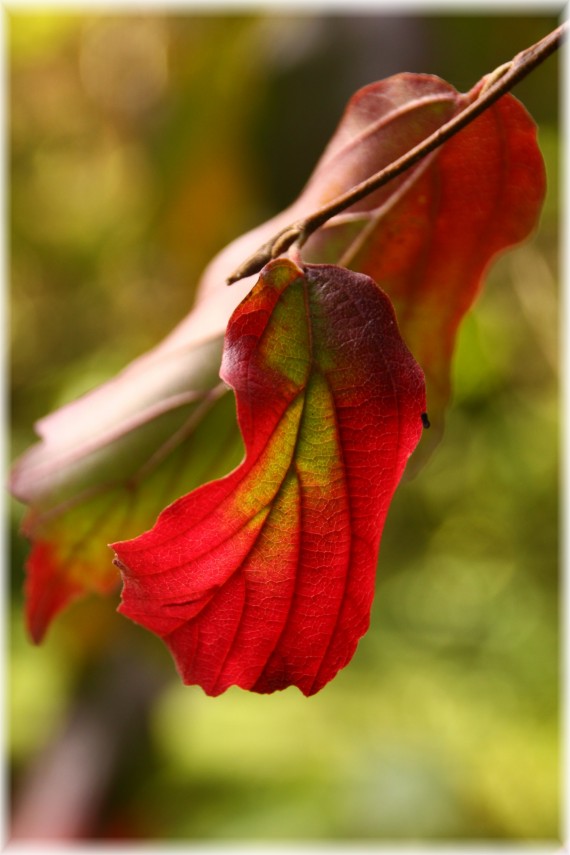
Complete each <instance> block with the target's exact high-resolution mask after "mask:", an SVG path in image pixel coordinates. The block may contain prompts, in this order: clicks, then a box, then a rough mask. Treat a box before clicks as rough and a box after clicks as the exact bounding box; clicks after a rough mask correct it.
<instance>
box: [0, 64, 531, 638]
mask: <svg viewBox="0 0 570 855" xmlns="http://www.w3.org/2000/svg"><path fill="white" fill-rule="evenodd" d="M477 89H478V87H476V88H475V89H474V90H473V91H472V92H470V93H468V94H467V95H461V94H460V93H458V92H457V91H456V90H455V89H454V88H453V87H452V86H450V85H449V84H448V83H446V82H445V81H442V80H439V79H438V78H436V77H432V76H429V75H414V74H401V75H395V76H394V77H390V78H388V79H387V80H383V81H380V82H378V83H374V84H371V85H370V86H367V87H365V88H364V89H362V90H360V92H357V93H356V94H355V95H354V96H353V98H352V99H351V101H350V102H349V105H348V107H347V109H346V111H345V114H344V116H343V119H342V121H341V123H340V125H339V127H338V129H337V131H336V133H335V134H334V136H333V138H332V140H331V142H330V144H329V146H328V147H327V149H326V151H325V153H324V154H323V156H322V158H321V160H320V161H319V163H318V164H317V167H316V169H315V172H314V174H313V176H312V177H311V179H310V181H309V183H308V184H307V187H306V188H305V190H304V191H303V193H302V194H301V195H300V197H299V198H298V199H297V200H296V202H295V203H294V204H293V205H292V206H291V207H290V208H289V209H287V210H286V211H284V212H282V213H281V214H279V216H278V217H275V218H274V219H273V220H270V221H269V222H267V223H264V224H263V225H262V226H260V227H259V228H257V229H255V230H254V231H252V232H250V233H248V234H247V235H244V236H242V237H241V238H239V239H238V240H236V241H234V242H233V243H232V244H230V246H228V247H227V248H226V249H225V250H223V251H222V252H221V253H220V254H219V255H218V256H217V257H216V258H215V259H214V260H213V261H212V263H211V264H210V265H209V267H208V269H207V270H206V271H205V273H204V276H203V277H202V281H201V284H200V287H199V290H198V300H197V304H196V306H195V308H194V309H193V311H192V312H190V314H189V315H188V316H187V318H185V319H184V320H183V321H182V323H181V324H179V326H178V327H177V328H176V329H175V330H174V331H173V332H172V333H171V335H170V336H168V337H167V339H166V340H165V341H164V342H162V343H161V344H160V345H159V346H158V347H156V348H155V349H154V350H152V351H151V352H150V353H148V354H146V355H145V356H144V357H141V358H139V359H138V360H135V362H134V363H132V364H131V365H130V366H129V367H128V368H127V369H125V371H123V372H122V373H121V374H120V375H119V376H118V377H116V378H115V379H113V380H112V381H110V382H108V383H106V384H104V385H103V386H101V387H99V389H97V390H95V391H94V392H92V393H91V394H89V395H87V396H85V397H83V398H82V399H80V400H79V401H77V402H75V403H73V404H71V405H68V406H67V407H64V408H62V409H61V410H59V411H57V412H56V413H54V414H53V415H51V416H49V417H48V418H47V419H43V420H42V422H40V424H39V425H38V432H39V433H40V436H41V438H42V439H41V442H40V443H38V445H36V446H34V447H33V448H32V449H30V450H29V451H28V452H27V453H26V455H24V457H23V458H22V459H21V460H20V461H19V462H18V463H17V465H16V467H15V469H14V471H13V475H12V484H11V486H12V490H13V492H14V494H15V495H16V496H17V497H18V498H20V499H21V500H22V501H25V502H27V503H29V504H30V505H31V510H30V512H29V514H28V516H27V518H26V522H25V532H26V534H27V535H28V536H29V537H30V538H31V539H32V540H33V541H34V542H35V545H34V548H33V551H32V557H31V559H30V562H29V565H28V573H29V576H30V582H29V585H28V599H27V614H28V624H29V626H30V629H31V631H32V634H33V636H34V638H36V639H39V638H40V637H41V636H42V634H43V632H44V631H45V628H46V626H47V623H48V621H49V619H51V617H52V616H53V614H55V613H56V612H57V611H58V610H59V609H60V608H62V607H63V606H64V605H65V604H66V602H68V601H69V599H70V598H72V597H76V596H79V595H80V594H81V593H82V592H86V591H97V592H101V593H103V592H106V591H108V590H110V589H111V588H112V587H113V586H114V585H115V582H116V581H118V577H117V574H116V571H115V570H114V568H113V567H111V566H109V564H108V557H107V550H106V547H105V544H106V543H107V542H109V541H112V540H116V539H117V538H119V537H122V538H125V537H131V536H134V535H135V534H136V533H137V532H139V531H141V530H144V529H145V528H148V527H149V526H150V525H152V523H153V521H154V520H155V519H156V516H157V514H158V513H159V512H160V510H161V508H163V507H164V506H165V505H166V504H167V503H169V502H171V501H173V500H174V499H175V498H177V497H178V496H180V495H182V494H183V493H185V492H187V491H188V490H189V489H192V488H193V487H194V486H196V485H197V484H199V483H201V482H203V481H204V480H208V479H211V478H213V477H218V476H219V475H221V474H223V472H224V471H227V470H228V468H230V467H231V466H232V465H235V463H236V462H237V460H239V451H240V441H239V435H238V431H237V427H235V426H233V425H232V423H231V421H230V419H229V415H228V414H229V411H230V408H229V407H228V403H229V402H228V401H227V400H225V399H224V398H221V399H220V400H218V396H219V388H216V384H218V383H219V378H218V367H219V360H220V357H221V348H222V336H223V332H224V329H225V327H226V324H227V321H228V319H229V317H230V315H231V313H232V311H233V310H234V309H235V307H236V306H237V305H238V303H239V302H240V300H242V299H243V297H244V296H245V295H246V294H247V293H248V291H249V289H250V288H251V286H252V284H253V279H252V277H249V278H248V279H247V280H244V281H243V282H240V283H237V284H236V285H234V286H233V287H232V288H227V287H226V286H225V279H226V277H227V276H229V275H230V274H231V273H232V271H233V269H234V268H235V267H236V266H237V265H238V264H239V263H241V262H242V261H244V259H245V258H247V257H248V256H249V255H250V254H251V253H252V252H253V251H254V250H255V249H256V248H257V247H258V246H259V245H260V244H262V243H263V242H264V241H265V240H267V239H268V238H270V237H271V236H272V235H273V234H274V233H275V232H276V231H277V230H278V229H279V228H281V227H283V226H285V225H287V224H288V223H290V222H292V221H294V220H296V219H298V218H301V217H303V216H306V215H307V214H308V213H311V212H312V211H313V210H314V209H315V208H317V207H318V206H319V205H321V204H322V203H323V202H324V201H326V200H328V199H331V198H332V197H334V196H335V195H337V194H339V193H341V192H343V191H344V190H346V189H348V188H350V187H351V186H353V185H354V183H355V182H357V181H359V180H361V179H362V178H365V177H366V176H368V175H370V174H372V173H373V172H376V171H378V170H379V169H381V168H382V167H383V166H385V165H386V164H387V163H389V162H390V161H391V160H393V159H394V158H395V157H398V156H399V155H401V154H402V153H404V152H405V151H407V150H408V149H409V148H410V147H411V146H412V145H414V144H415V143H417V142H418V141H419V140H421V139H422V138H423V137H425V136H426V135H428V134H429V133H431V132H432V131H433V130H434V129H435V128H437V127H439V126H440V125H441V124H443V123H444V122H445V121H446V120H447V119H449V118H450V117H451V116H452V115H454V114H455V113H456V112H457V111H458V110H459V109H461V108H462V107H464V106H465V105H466V104H467V103H468V102H469V101H470V100H472V99H473V97H475V93H476V91H477ZM543 195H544V170H543V166H542V159H541V156H540V152H539V150H538V147H537V145H536V128H535V126H534V123H533V122H532V120H531V119H530V117H529V116H528V115H527V113H526V111H525V110H524V108H523V107H522V106H521V105H520V104H519V103H518V102H517V101H516V100H515V99H514V98H512V97H511V96H505V97H503V98H501V99H500V101H499V102H497V103H496V104H495V105H493V106H492V107H491V108H490V109H489V110H488V111H487V112H486V113H485V114H484V115H483V116H481V117H479V118H478V119H477V120H476V121H475V122H474V123H473V124H472V125H470V126H469V127H467V128H466V129H464V130H463V131H462V132H461V133H460V134H458V135H457V136H456V137H454V138H453V139H452V140H451V141H449V142H448V143H446V144H445V145H444V146H443V147H442V148H441V149H439V150H438V151H437V152H435V153H434V154H432V155H430V156H429V157H428V158H426V159H425V160H424V161H422V162H421V163H420V164H419V165H418V166H416V167H414V169H412V170H410V171H409V172H408V173H406V174H405V175H403V176H401V177H400V178H399V179H396V180H395V181H393V182H391V183H390V184H388V185H387V186H386V187H384V188H383V189H382V190H380V191H378V192H377V193H375V194H374V195H373V196H372V197H369V198H368V199H365V200H363V201H362V202H361V203H359V204H358V205H357V206H354V207H353V208H352V209H351V210H350V211H348V212H346V213H344V214H342V215H339V216H338V217H335V218H334V219H333V220H331V221H330V222H329V223H328V224H327V225H326V226H325V227H324V228H322V229H320V230H319V231H318V232H317V233H316V234H315V235H313V236H312V237H311V239H310V240H309V241H308V243H307V244H306V245H305V246H304V247H303V249H302V253H303V259H304V260H306V261H312V262H333V263H337V264H338V263H340V264H343V265H345V266H348V267H350V268H351V269H353V270H356V271H361V272H365V273H367V274H368V275H370V276H372V278H373V279H375V280H376V281H377V282H380V284H381V285H382V287H383V289H384V290H385V291H386V293H387V294H388V295H389V296H390V298H391V300H392V301H393V304H394V307H395V310H396V315H397V318H398V323H399V326H400V331H401V334H402V336H403V338H404V340H405V341H406V344H407V345H408V347H409V348H410V350H411V351H412V352H413V353H414V356H415V357H416V359H417V360H418V362H419V363H420V365H421V366H422V368H423V370H424V372H425V375H426V383H427V390H428V401H429V413H430V419H431V421H432V425H433V427H432V429H431V431H430V432H429V434H427V436H426V439H427V444H428V445H429V447H431V446H432V445H433V444H434V443H435V441H437V437H438V435H439V434H440V433H441V429H442V424H443V412H444V408H445V405H446V402H447V400H448V397H449V385H450V384H449V376H450V362H451V355H452V351H453V345H454V339H455V335H456V331H457V326H458V324H459V322H460V320H461V318H462V316H463V315H464V313H465V312H466V311H467V310H468V309H469V307H470V305H471V304H472V302H473V300H474V299H475V296H476V294H477V291H478V289H479V287H480V283H481V277H482V275H483V273H484V270H485V268H486V266H487V265H488V263H489V261H490V260H491V258H492V257H493V256H494V255H495V254H496V253H497V252H499V251H500V250H502V249H504V248H505V247H507V246H509V245H511V244H513V243H515V242H517V241H519V240H522V239H523V238H524V237H526V236H527V235H528V234H529V232H530V231H531V229H532V228H533V227H534V224H535V222H536V220H537V218H538V214H539V211H540V206H541V201H542V197H543ZM426 439H424V440H423V441H422V443H421V446H420V449H419V450H418V453H419V455H421V454H422V453H425V451H428V450H429V448H424V447H425V446H426ZM418 453H416V455H414V464H415V462H416V460H417V459H418ZM46 549H49V555H50V556H51V557H50V562H49V563H48V564H47V565H46V563H45V561H44V556H45V554H47V553H46ZM36 576H37V578H34V577H36ZM48 581H49V587H50V590H51V596H52V606H51V607H50V608H48V607H47V601H46V596H47V595H46V594H45V592H44V594H42V596H41V597H40V594H39V592H40V590H41V588H42V586H43V585H44V583H45V584H47V583H48ZM33 592H38V599H37V600H36V597H35V595H34V593H33Z"/></svg>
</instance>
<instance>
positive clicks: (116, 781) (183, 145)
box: [8, 8, 559, 843]
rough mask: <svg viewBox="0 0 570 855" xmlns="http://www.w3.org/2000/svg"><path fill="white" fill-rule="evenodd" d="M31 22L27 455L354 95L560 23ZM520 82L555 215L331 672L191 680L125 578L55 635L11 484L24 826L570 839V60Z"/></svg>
mask: <svg viewBox="0 0 570 855" xmlns="http://www.w3.org/2000/svg"><path fill="white" fill-rule="evenodd" d="M8 21H9V28H8V29H9V32H8V36H9V64H10V77H9V146H10V175H9V205H10V269H11V295H10V296H11V299H10V329H9V333H10V337H11V345H12V356H11V369H12V410H11V415H12V423H13V426H12V451H13V455H14V456H16V455H17V454H19V453H20V452H21V451H23V450H24V449H25V448H26V447H27V446H28V445H29V444H30V442H32V441H33V439H34V434H33V423H34V421H35V420H36V419H37V418H39V417H40V416H42V415H44V414H45V413H46V412H48V411H50V410H52V409H54V408H56V407H57V406H59V405H60V404H61V403H63V402H65V401H68V400H70V399H72V398H74V397H76V396H77V395H78V394H80V393H81V392H83V391H85V390H87V389H89V388H91V387H92V386H94V385H96V384H97V383H99V382H101V381H102V380H104V379H106V378H108V377H110V376H112V375H113V373H114V372H116V371H117V370H119V369H120V368H122V367H123V366H124V365H125V364H126V363H127V362H128V361H129V360H130V359H131V358H133V357H134V356H136V355H138V354H140V353H142V352H143V351H144V350H145V349H147V348H149V347H150V346H152V345H153V344H155V343H156V342H157V341H159V340H160V339H161V338H162V337H163V335H164V334H165V333H167V332H168V331H169V330H170V329H171V327H172V326H174V324H175V323H176V322H177V321H178V320H179V319H180V318H181V317H182V316H183V315H184V314H185V313H186V312H187V311H188V309H189V308H190V306H191V304H192V299H193V293H194V288H195V285H196V283H197V280H198V278H199V274H200V272H201V270H202V269H203V267H204V266H205V265H206V263H207V262H208V260H209V259H210V258H211V257H212V255H213V254H214V253H215V252H216V251H217V250H218V249H220V248H221V247H222V246H224V244H226V243H227V242H228V241H230V240H231V239H232V238H234V237H236V236H237V235H238V234H240V233H242V232H243V231H245V230H247V229H248V228H250V227H252V226H253V225H255V224H257V223H258V222H261V221H263V220H265V219H267V218H268V216H270V215H271V214H273V213H275V212H276V211H278V210H279V209H281V208H282V207H284V206H285V205H286V204H288V203H289V202H290V201H291V200H292V199H293V198H294V197H295V196H296V195H297V193H298V192H299V190H300V189H301V187H302V185H303V183H304V181H305V180H306V178H307V177H308V175H309V173H310V171H311V169H312V166H313V165H314V163H315V161H316V159H317V157H318V156H319V154H320V152H321V150H322V148H323V146H324V144H325V143H326V141H327V139H328V138H329V136H330V135H331V133H332V131H333V129H334V127H335V125H336V123H337V121H338V119H339V117H340V114H341V112H342V110H343V108H344V105H345V103H346V101H347V100H348V98H349V97H350V95H351V94H352V93H353V92H354V90H355V89H357V88H358V87H360V86H361V85H364V84H366V83H369V82H372V81H373V80H377V79H379V78H382V77H385V76H388V75H390V74H393V73H396V72H399V71H418V72H430V73H435V74H439V75H440V76H442V77H444V78H446V79H447V80H449V82H451V83H452V84H454V85H455V86H456V87H457V88H458V89H461V90H466V89H468V88H470V87H471V86H472V85H473V83H474V82H475V81H476V80H477V79H478V78H479V77H480V76H482V74H484V73H486V72H488V71H490V70H491V69H493V68H494V67H496V66H497V65H499V64H501V63H502V62H504V61H506V60H507V59H509V58H510V57H511V56H512V55H514V54H515V53H516V52H517V51H519V50H521V49H522V48H524V47H526V46H527V45H529V44H531V43H532V42H534V41H536V40H538V39H539V38H540V37H542V36H543V35H545V34H546V33H547V32H548V31H549V30H551V29H553V28H554V27H555V26H556V25H557V21H556V20H555V19H554V18H553V17H550V18H549V17H546V16H545V15H544V14H541V15H536V16H533V15H532V14H530V13H529V12H525V14H524V15H520V14H519V15H513V16H503V17H489V16H467V15H464V16H462V15H455V16H451V15H436V14H433V15H427V16H418V15H410V16H396V15H388V14H386V13H382V12H378V14H373V12H372V10H371V9H370V8H369V9H368V10H367V12H366V14H362V15H353V16H347V15H341V14H334V15H333V14H332V13H328V14H324V13H323V14H317V13H312V14H303V15H301V14H293V13H291V14H289V15H279V16H278V15H276V14H274V13H271V14H262V13H261V12H259V13H256V12H252V13H250V14H247V15H246V14H242V15H231V14H229V12H222V11H220V12H219V13H213V12H212V13H210V14H198V13H195V14H193V13H191V12H190V11H188V12H187V13H185V14H181V13H178V14H170V15H166V14H164V15H162V14H158V13H152V12H150V13H147V14H101V13H96V12H93V13H89V12H85V13H84V14H66V15H62V14H57V15H56V14H48V13H31V12H30V13H25V12H23V11H21V12H12V13H10V14H9V16H8ZM516 94H517V95H518V96H519V97H520V98H521V100H522V101H523V102H524V103H525V105H526V106H527V108H528V109H529V110H530V111H531V113H532V114H533V116H534V117H535V119H536V121H537V122H538V123H539V126H540V143H541V147H542V150H543V153H544V156H545V159H546V165H547V171H548V181H549V191H548V198H547V200H546V206H545V209H544V213H543V217H542V221H541V225H540V229H539V231H538V233H537V234H536V237H535V238H534V239H533V240H532V241H530V242H528V243H527V244H525V245H524V246H523V247H521V248H520V249H518V250H517V251H516V252H512V253H510V254H508V255H506V256H504V257H503V258H502V259H501V260H500V261H499V263H497V264H496V265H495V266H494V267H493V269H492V272H491V274H490V276H489V279H488V283H487V286H486V290H485V292H484V294H483V296H482V298H481V300H480V301H479V303H478V305H477V309H476V311H475V312H474V313H473V314H472V315H470V316H469V318H468V319H467V320H466V322H465V324H464V327H463V330H462V334H461V338H460V342H459V348H458V352H457V356H456V359H455V370H454V376H455V396H454V402H453V406H452V408H451V411H450V413H449V417H448V422H447V429H446V434H445V437H444V441H443V443H442V444H441V446H440V447H439V449H438V450H437V452H436V453H435V455H434V456H433V458H432V460H431V461H430V463H429V464H428V465H427V466H426V467H425V468H424V469H423V471H422V472H421V473H420V474H419V475H418V476H417V478H415V479H414V480H413V481H408V482H407V483H405V484H403V485H402V486H401V488H400V489H399V491H398V492H397V494H396V499H395V501H394V504H393V506H392V509H391V511H390V515H389V517H388V522H387V526H386V530H385V534H384V539H383V546H382V551H381V559H380V567H379V573H378V587H377V598H376V602H375V605H374V609H373V615H372V627H371V629H370V631H369V633H368V634H367V636H366V637H365V638H364V639H363V641H362V642H361V643H360V645H359V648H358V651H357V654H356V656H355V657H354V660H353V662H352V663H351V665H350V666H349V667H348V668H346V669H345V670H344V671H343V672H341V673H340V674H339V675H338V677H337V678H336V679H335V680H334V681H333V682H332V683H331V684H330V685H328V686H327V687H326V688H325V689H324V690H323V691H322V692H321V693H320V694H318V695H317V696H315V697H313V698H310V699H307V698H304V697H303V696H302V695H301V694H300V693H299V692H298V691H297V690H296V689H289V690H286V691H284V692H281V693H277V694H275V695H271V696H259V695H254V694H248V693H246V692H243V691H241V690H239V689H232V690H229V691H228V692H227V693H226V694H225V695H223V696H221V697H219V698H215V699H212V698H207V697H206V696H205V695H204V694H203V693H202V691H201V690H200V689H199V688H196V687H183V686H182V685H181V684H180V682H179V680H178V678H177V676H176V673H175V670H174V666H173V665H172V662H171V660H170V657H169V655H168V654H167V652H166V650H165V649H164V648H163V646H162V644H161V642H160V641H159V640H158V639H156V638H154V637H153V636H151V635H150V634H148V633H147V632H146V631H144V630H143V629H141V628H140V627H137V626H135V625H134V624H131V623H130V622H129V621H127V620H126V619H125V618H122V617H120V616H118V615H116V614H115V611H114V610H115V608H116V605H117V602H118V594H117V596H115V597H112V598H110V599H108V600H104V599H98V598H95V597H93V598H90V599H87V600H85V601H83V602H82V603H80V604H78V605H76V606H75V607H73V608H71V609H70V610H69V611H68V612H66V613H65V614H64V615H63V617H61V618H60V619H59V620H58V621H57V622H56V624H55V625H54V626H53V628H52V629H51V630H50V632H49V634H48V637H47V639H46V641H45V642H44V643H43V645H42V646H41V647H39V648H36V647H33V646H31V644H30V643H29V641H28V640H27V638H26V636H25V632H24V628H23V622H22V583H23V565H24V561H25V557H26V553H27V545H26V543H25V542H24V541H23V540H22V539H21V538H19V537H18V535H17V527H18V524H19V521H20V519H21V513H22V509H21V508H20V506H19V505H17V504H16V503H15V502H14V503H13V505H12V510H13V514H12V528H13V532H14V536H13V549H12V587H11V591H12V599H11V605H10V617H11V628H12V629H11V643H10V657H11V671H10V689H9V693H8V702H9V712H8V722H9V745H10V761H11V768H12V770H13V773H12V778H11V781H12V797H11V805H10V806H11V810H12V813H13V835H14V836H15V837H19V838H46V839H47V838H58V839H79V840H90V839H95V840H103V841H109V840H127V841H128V840H135V841H140V840H151V841H152V840H161V841H197V840H203V841H229V840H240V841H241V840H250V839H251V840H267V841H272V842H277V841H279V842H287V841H302V840H308V841H311V840H334V841H343V840H345V841H346V840H367V841H377V842H378V843H382V842H386V841H389V840H403V841H418V840H419V841H438V840H450V839H458V840H472V841H481V840H489V839H494V840H510V841H513V840H544V839H548V840H552V839H554V838H556V837H558V835H559V805H558V798H559V793H558V776H559V720H558V716H559V681H558V677H559V674H558V668H559V660H558V630H559V626H558V602H559V576H558V529H559V525H558V466H559V459H558V430H559V425H558V422H559V400H558V343H557V333H558V316H557V294H558V267H557V264H558V255H557V253H558V248H557V239H558V223H557V210H558V194H557V190H558V173H557V164H558V159H557V158H558V146H559V139H558V126H557V119H558V114H557V107H558V64H557V59H556V57H553V58H550V59H549V60H548V62H547V63H546V64H545V65H543V66H542V67H540V68H539V69H538V70H536V71H535V72H534V73H533V74H532V75H531V77H530V78H528V79H527V81H525V82H524V83H523V84H521V85H520V86H519V87H518V88H517V90H516ZM460 190H461V188H458V192H460Z"/></svg>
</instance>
